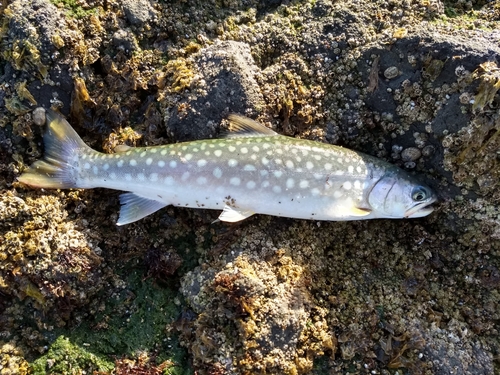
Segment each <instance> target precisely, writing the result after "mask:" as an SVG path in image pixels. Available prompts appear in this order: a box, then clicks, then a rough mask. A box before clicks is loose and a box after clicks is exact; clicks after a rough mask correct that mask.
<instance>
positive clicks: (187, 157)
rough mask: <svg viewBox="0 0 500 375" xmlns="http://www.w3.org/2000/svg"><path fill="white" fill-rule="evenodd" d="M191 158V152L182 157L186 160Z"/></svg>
mask: <svg viewBox="0 0 500 375" xmlns="http://www.w3.org/2000/svg"><path fill="white" fill-rule="evenodd" d="M192 158H193V154H186V155H184V159H186V160H187V161H189V160H191V159H192Z"/></svg>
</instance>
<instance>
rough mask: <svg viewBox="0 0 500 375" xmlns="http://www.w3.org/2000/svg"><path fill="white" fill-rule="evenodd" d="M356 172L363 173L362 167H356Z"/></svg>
mask: <svg viewBox="0 0 500 375" xmlns="http://www.w3.org/2000/svg"><path fill="white" fill-rule="evenodd" d="M356 172H358V173H361V167H360V166H359V165H358V166H357V167H356Z"/></svg>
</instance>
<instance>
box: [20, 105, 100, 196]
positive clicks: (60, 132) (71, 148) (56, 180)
mask: <svg viewBox="0 0 500 375" xmlns="http://www.w3.org/2000/svg"><path fill="white" fill-rule="evenodd" d="M46 123H47V130H46V132H45V134H44V136H43V143H44V146H45V153H44V157H43V159H41V160H38V161H36V162H35V163H33V164H32V165H31V166H30V167H29V168H28V169H27V170H26V171H25V172H24V173H23V174H22V175H21V176H19V177H18V180H19V181H20V182H21V183H23V184H26V185H29V186H33V187H38V188H47V189H68V188H82V187H84V186H81V184H79V178H78V176H79V167H78V164H79V159H80V157H81V156H82V155H84V154H86V155H89V154H93V153H97V151H94V150H93V149H91V148H90V147H88V146H87V145H86V144H85V143H84V142H83V140H82V139H81V138H80V136H79V135H78V134H77V133H76V131H74V130H73V128H72V127H71V125H70V124H69V123H68V122H67V121H66V120H65V119H64V118H63V117H62V116H61V115H59V114H57V113H56V112H54V111H52V110H50V109H49V110H47V111H46Z"/></svg>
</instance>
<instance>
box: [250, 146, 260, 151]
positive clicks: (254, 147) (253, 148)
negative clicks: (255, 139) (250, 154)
mask: <svg viewBox="0 0 500 375" xmlns="http://www.w3.org/2000/svg"><path fill="white" fill-rule="evenodd" d="M252 150H253V151H255V152H259V151H260V148H259V147H257V146H253V147H252Z"/></svg>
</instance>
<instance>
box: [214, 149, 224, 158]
mask: <svg viewBox="0 0 500 375" xmlns="http://www.w3.org/2000/svg"><path fill="white" fill-rule="evenodd" d="M214 155H215V156H217V157H218V158H220V156H221V155H222V150H215V151H214Z"/></svg>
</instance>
